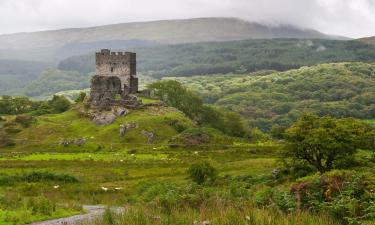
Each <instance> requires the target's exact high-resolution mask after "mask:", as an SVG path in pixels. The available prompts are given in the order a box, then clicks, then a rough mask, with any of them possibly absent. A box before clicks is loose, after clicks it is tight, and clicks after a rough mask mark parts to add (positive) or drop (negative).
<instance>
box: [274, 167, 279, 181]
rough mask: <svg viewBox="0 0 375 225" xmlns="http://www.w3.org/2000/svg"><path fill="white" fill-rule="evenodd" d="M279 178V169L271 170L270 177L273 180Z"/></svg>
mask: <svg viewBox="0 0 375 225" xmlns="http://www.w3.org/2000/svg"><path fill="white" fill-rule="evenodd" d="M279 176H280V169H278V168H276V169H273V170H272V177H273V178H274V179H276V178H278V177H279Z"/></svg>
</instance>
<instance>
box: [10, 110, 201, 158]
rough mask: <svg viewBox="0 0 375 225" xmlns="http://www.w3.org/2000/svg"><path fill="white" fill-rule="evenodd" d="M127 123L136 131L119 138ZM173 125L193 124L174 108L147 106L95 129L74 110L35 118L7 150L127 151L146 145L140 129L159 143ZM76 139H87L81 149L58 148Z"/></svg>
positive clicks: (75, 147) (171, 135) (172, 132)
mask: <svg viewBox="0 0 375 225" xmlns="http://www.w3.org/2000/svg"><path fill="white" fill-rule="evenodd" d="M127 123H136V124H137V125H138V128H136V129H133V130H130V131H129V132H128V133H126V135H125V136H124V137H120V135H119V129H120V125H121V124H127ZM174 126H180V127H182V128H190V127H193V126H194V124H193V122H192V121H191V120H189V119H188V118H186V117H185V116H184V115H183V114H182V113H180V112H178V111H176V110H175V109H173V108H168V107H148V108H146V109H141V110H134V111H132V112H131V113H130V114H128V115H127V116H124V117H118V118H117V119H116V121H115V122H114V123H113V124H111V125H108V126H98V125H96V124H94V123H93V122H92V121H90V119H88V118H85V117H82V116H80V115H79V113H77V112H76V111H75V110H74V109H73V110H70V111H68V112H65V113H62V114H56V115H45V116H40V117H38V118H37V122H36V123H35V124H32V125H31V126H30V127H28V128H21V131H20V132H19V133H16V134H12V135H11V137H12V138H13V139H14V140H16V145H15V147H11V148H10V149H9V150H11V151H23V152H24V151H28V152H45V151H56V152H66V151H68V152H75V151H85V152H90V151H91V152H92V151H97V150H108V151H110V150H113V151H118V150H128V149H129V148H131V147H134V146H142V145H147V138H146V137H145V136H144V135H142V134H141V131H142V130H146V131H149V132H154V133H155V136H156V138H155V141H154V143H155V144H160V143H163V142H165V141H167V140H168V139H170V138H171V137H173V136H174V135H176V134H178V131H177V130H176V128H175V127H174ZM79 138H85V139H87V143H86V144H84V145H83V146H77V145H74V144H71V145H69V146H68V147H64V146H62V145H59V143H60V142H61V141H62V140H76V139H79ZM125 146H126V147H125ZM77 157H78V156H77Z"/></svg>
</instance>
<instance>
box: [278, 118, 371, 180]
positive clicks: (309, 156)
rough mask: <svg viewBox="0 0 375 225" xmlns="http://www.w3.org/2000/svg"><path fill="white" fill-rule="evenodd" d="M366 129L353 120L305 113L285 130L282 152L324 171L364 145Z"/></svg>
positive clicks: (366, 143) (366, 139)
mask: <svg viewBox="0 0 375 225" xmlns="http://www.w3.org/2000/svg"><path fill="white" fill-rule="evenodd" d="M369 132H370V128H369V126H368V125H366V124H365V123H363V122H360V121H357V120H354V119H351V118H349V119H335V118H333V117H330V116H325V117H319V116H317V115H315V114H311V113H305V114H304V115H303V116H302V117H301V118H300V119H299V120H298V121H297V122H296V123H294V124H293V125H292V126H291V127H290V128H289V129H287V130H286V141H287V146H286V149H285V152H284V153H285V155H286V156H288V157H291V158H293V159H295V160H302V161H303V162H305V163H308V164H310V165H311V166H313V167H314V168H315V169H317V170H318V171H319V172H321V173H324V172H326V171H329V170H331V169H332V168H333V166H334V162H335V161H337V160H338V159H342V158H346V157H352V156H353V155H354V153H355V152H356V150H357V148H359V147H362V146H368V141H369V137H368V134H369Z"/></svg>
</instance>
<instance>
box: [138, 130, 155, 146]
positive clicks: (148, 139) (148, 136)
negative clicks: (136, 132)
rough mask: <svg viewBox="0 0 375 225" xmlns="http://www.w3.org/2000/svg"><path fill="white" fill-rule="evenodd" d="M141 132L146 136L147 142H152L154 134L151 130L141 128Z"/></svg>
mask: <svg viewBox="0 0 375 225" xmlns="http://www.w3.org/2000/svg"><path fill="white" fill-rule="evenodd" d="M141 133H142V134H143V136H146V137H147V143H148V144H152V143H153V142H154V139H155V134H154V133H153V132H148V131H146V130H142V132H141Z"/></svg>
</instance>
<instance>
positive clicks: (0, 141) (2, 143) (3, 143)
mask: <svg viewBox="0 0 375 225" xmlns="http://www.w3.org/2000/svg"><path fill="white" fill-rule="evenodd" d="M15 144H16V142H15V141H14V140H13V139H11V138H10V137H8V136H6V135H5V134H1V133H0V147H3V148H4V147H10V146H14V145H15Z"/></svg>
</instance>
